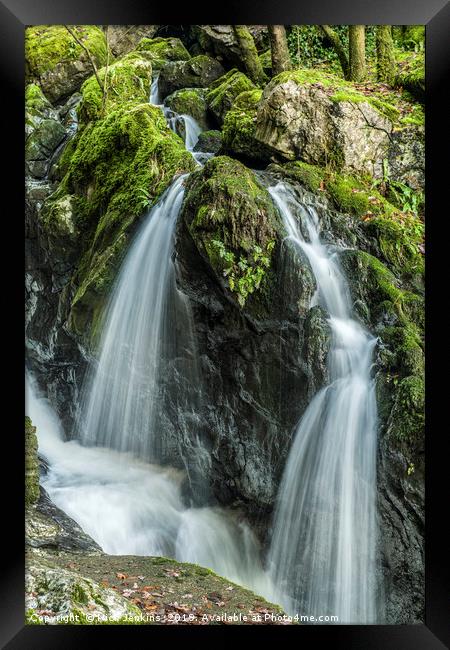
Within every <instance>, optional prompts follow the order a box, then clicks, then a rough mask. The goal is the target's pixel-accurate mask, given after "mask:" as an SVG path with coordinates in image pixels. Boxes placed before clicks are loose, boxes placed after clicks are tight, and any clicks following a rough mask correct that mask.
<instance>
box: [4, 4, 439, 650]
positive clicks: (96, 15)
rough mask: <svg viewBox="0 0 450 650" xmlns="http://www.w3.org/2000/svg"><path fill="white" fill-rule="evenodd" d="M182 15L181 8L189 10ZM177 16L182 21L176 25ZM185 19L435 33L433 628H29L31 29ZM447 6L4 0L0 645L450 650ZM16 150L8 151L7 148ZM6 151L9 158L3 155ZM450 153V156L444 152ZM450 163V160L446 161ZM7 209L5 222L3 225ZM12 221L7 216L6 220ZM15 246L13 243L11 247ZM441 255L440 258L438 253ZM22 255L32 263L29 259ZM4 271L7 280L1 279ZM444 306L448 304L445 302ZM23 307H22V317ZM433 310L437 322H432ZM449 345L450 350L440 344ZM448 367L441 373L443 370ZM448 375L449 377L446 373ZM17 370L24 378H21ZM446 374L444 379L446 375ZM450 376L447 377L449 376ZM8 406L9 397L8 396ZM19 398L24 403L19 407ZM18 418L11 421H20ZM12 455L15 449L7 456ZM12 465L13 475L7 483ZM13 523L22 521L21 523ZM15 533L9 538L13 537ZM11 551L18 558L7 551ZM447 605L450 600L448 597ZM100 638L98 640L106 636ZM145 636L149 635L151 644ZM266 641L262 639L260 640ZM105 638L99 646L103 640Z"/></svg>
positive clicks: (430, 195)
mask: <svg viewBox="0 0 450 650" xmlns="http://www.w3.org/2000/svg"><path fill="white" fill-rule="evenodd" d="M180 5H181V3H180ZM175 17H176V18H175ZM174 19H176V21H177V22H179V23H180V24H192V23H200V24H201V23H206V22H208V23H215V24H220V23H226V24H229V23H237V22H239V23H242V24H245V23H261V24H272V23H284V24H320V23H327V24H355V23H362V24H425V25H426V86H427V91H426V96H427V104H426V106H427V118H426V119H427V125H426V152H427V154H426V156H427V157H426V182H427V200H426V204H427V258H426V262H427V282H426V311H427V335H426V342H427V361H426V373H427V374H426V377H427V393H426V542H425V552H426V617H425V624H424V625H403V626H400V625H399V626H396V625H392V626H378V625H374V626H314V627H312V626H296V627H295V628H294V627H290V626H286V627H279V626H264V627H260V626H248V627H241V626H239V627H238V626H227V629H224V626H208V627H201V628H198V627H182V626H180V627H176V626H169V627H168V626H164V627H162V626H159V627H158V628H155V627H153V626H151V627H147V626H109V627H108V626H105V627H103V626H102V627H96V626H92V627H90V626H54V627H52V626H24V536H23V521H24V506H23V503H24V499H23V496H24V486H23V459H24V448H23V436H22V434H21V432H22V431H23V417H22V415H23V410H24V409H23V408H22V407H21V400H22V399H23V397H22V395H23V366H21V364H20V361H19V359H18V358H17V357H18V352H17V351H18V350H20V349H21V345H23V339H22V340H20V337H21V336H22V334H21V332H22V331H23V330H22V329H21V327H22V326H21V322H23V321H21V316H22V313H23V312H22V311H21V309H22V308H21V305H20V298H19V297H20V296H21V292H22V290H23V284H22V278H23V275H22V274H23V264H22V260H23V257H21V253H20V251H22V250H23V248H20V247H21V245H22V244H21V241H22V239H21V238H22V233H23V226H22V223H23V221H22V218H21V215H22V214H23V198H24V183H23V166H24V160H23V152H24V146H23V144H24V136H23V113H24V29H25V27H26V26H27V25H33V24H36V25H38V24H61V23H68V24H147V23H152V24H166V23H168V22H169V20H172V22H173V21H174ZM449 34H450V5H449V3H447V2H445V0H427V1H425V0H424V1H423V2H420V1H419V0H378V1H377V2H376V3H375V2H369V1H367V0H354V1H351V0H344V1H342V0H341V1H339V2H337V1H336V0H308V1H307V2H306V1H305V0H295V1H294V0H276V1H274V0H259V2H257V3H251V2H248V3H245V4H244V2H243V0H229V2H228V3H227V4H226V5H224V6H214V7H206V8H205V9H203V10H202V8H201V7H200V6H194V5H193V4H192V2H190V3H185V4H184V6H176V5H174V2H173V1H172V2H170V3H162V2H160V1H159V0H158V3H154V4H151V3H149V2H144V1H139V0H128V1H127V2H124V0H95V2H92V1H89V0H76V2H75V1H73V2H68V1H67V0H65V1H63V2H61V1H60V2H55V1H54V0H39V1H36V0H6V1H5V0H3V1H2V2H0V48H1V57H0V67H1V69H2V79H3V82H2V84H1V86H0V88H1V89H2V95H3V100H2V102H1V103H2V104H3V106H2V107H3V109H6V116H4V118H3V121H2V124H3V133H2V135H3V137H2V144H3V146H4V147H5V149H4V150H3V157H4V158H5V151H6V152H7V156H6V158H7V160H6V162H7V172H8V173H7V176H6V177H5V176H3V177H2V178H3V180H4V183H5V185H4V187H3V189H4V193H5V191H6V192H7V194H8V198H11V199H12V201H11V205H10V207H9V208H8V211H7V214H8V215H9V216H8V219H7V221H8V228H9V230H8V231H7V234H6V235H5V234H4V236H3V243H4V245H5V244H6V246H5V247H4V250H5V248H8V249H11V250H12V244H11V247H10V245H9V242H10V241H13V238H14V240H15V241H17V242H18V244H17V245H18V248H19V251H18V254H13V256H12V257H13V260H12V262H11V264H9V263H8V267H7V268H8V270H7V272H6V275H5V276H4V277H6V280H5V284H6V285H7V286H6V287H5V291H6V293H4V300H5V303H4V309H5V311H6V309H7V310H8V312H7V313H8V314H10V311H9V310H11V311H13V312H14V314H15V317H16V318H17V320H18V321H19V322H18V323H15V322H14V318H12V317H11V318H10V317H9V316H8V318H7V319H6V326H7V331H6V333H5V334H4V337H8V338H7V339H6V338H4V339H3V340H4V341H5V340H6V341H8V343H7V345H6V347H7V348H8V349H9V350H11V351H13V359H12V361H11V362H10V364H8V363H6V362H5V361H4V367H3V369H4V373H5V374H6V375H7V378H8V382H7V384H8V386H7V392H6V395H5V396H4V400H5V402H4V409H5V410H6V411H8V412H9V414H10V415H11V416H12V417H11V424H10V425H9V426H8V427H6V425H5V428H4V430H3V438H4V444H5V440H7V442H8V447H7V451H4V453H3V461H4V462H3V463H2V465H3V467H2V471H1V472H0V474H1V476H2V479H4V480H5V485H4V486H3V491H2V492H1V494H2V495H3V499H2V513H4V514H3V522H4V524H5V528H4V533H3V535H2V538H3V541H4V542H6V545H7V548H6V549H5V550H4V551H3V554H2V558H3V563H2V564H3V567H2V569H3V570H2V576H1V578H0V590H1V600H0V609H1V621H0V642H1V647H7V648H9V649H11V650H16V649H19V648H26V649H27V650H29V649H30V650H31V649H33V650H37V648H51V649H52V650H53V649H56V648H64V649H67V648H72V647H77V648H79V647H81V646H82V645H83V644H88V646H87V647H89V643H94V636H95V643H103V641H104V635H105V634H107V635H108V636H110V635H111V634H113V635H114V641H116V642H117V643H119V644H125V643H130V641H131V639H130V636H133V637H134V635H135V634H136V633H138V634H139V637H140V641H139V643H141V644H142V643H152V642H154V641H155V640H156V639H157V638H158V642H160V641H159V640H160V639H162V638H164V639H165V641H166V642H167V641H169V640H170V642H172V643H176V642H180V643H185V642H186V641H191V642H192V641H195V642H196V641H202V640H206V638H207V637H208V640H209V642H211V641H213V642H216V640H217V641H219V642H220V641H222V640H223V641H226V643H230V641H234V640H235V639H236V640H238V639H239V641H242V642H244V643H245V642H247V643H253V642H254V641H255V640H256V637H259V638H260V639H261V640H265V641H267V642H268V643H269V644H270V643H274V642H275V643H277V642H280V641H281V642H282V643H286V642H287V641H288V639H287V636H286V635H288V636H289V642H290V643H291V642H292V641H294V642H298V643H306V646H305V647H310V644H314V645H316V644H324V645H329V647H333V648H336V647H337V648H340V647H342V648H361V649H362V648H364V650H371V649H375V648H383V649H386V650H402V649H405V650H406V649H407V650H411V649H413V648H414V649H416V648H417V649H421V648H423V649H424V650H425V649H426V650H434V649H436V650H438V649H439V648H444V647H445V645H444V644H447V645H448V644H449V642H450V634H449V629H450V626H449V625H448V615H447V612H448V580H447V578H448V561H447V560H448V541H447V539H448V537H447V533H446V529H447V523H448V515H447V512H448V492H446V490H445V487H446V484H447V482H448V481H447V476H448V455H446V454H445V452H444V444H445V442H446V438H447V436H448V433H447V432H448V426H447V427H446V425H445V422H446V419H445V416H446V402H447V401H448V398H447V400H446V392H447V388H446V386H445V383H443V381H441V380H439V379H436V380H435V381H434V382H433V380H432V373H431V370H432V371H433V376H435V377H444V378H445V376H446V373H445V371H446V370H447V368H448V361H447V358H448V355H445V354H443V351H444V350H445V351H446V344H445V342H446V341H447V336H446V331H447V329H448V328H447V321H446V318H445V317H444V316H443V313H442V312H443V311H445V310H446V307H448V301H447V299H446V298H445V299H443V295H442V293H441V289H440V286H439V279H440V278H441V277H442V275H441V273H442V272H441V269H439V262H440V261H443V262H444V264H445V260H446V255H445V252H446V251H445V248H444V246H445V245H446V246H447V247H448V241H449V238H448V237H445V236H444V235H443V223H442V222H443V221H444V220H448V216H447V214H446V211H445V201H446V192H447V187H448V185H449V182H448V180H447V177H448V175H449V172H448V171H447V170H448V167H449V165H448V163H445V161H444V156H441V155H440V154H441V153H444V154H445V151H446V150H445V141H444V138H445V135H446V124H447V120H448V115H447V113H448V110H447V106H448V105H447V104H446V103H445V102H444V101H443V97H444V91H445V90H446V89H447V88H446V87H447V85H448V79H449V77H448V75H447V74H446V73H447V72H448V70H449V67H450V38H449ZM7 138H8V139H9V144H6V139H7ZM6 147H7V149H6ZM447 150H448V149H447ZM440 158H442V161H441V160H440ZM5 215H6V211H5V212H4V216H5ZM5 220H6V217H5ZM10 237H11V239H9V238H10ZM440 246H441V247H442V249H441V250H440V249H439V247H440ZM22 254H23V253H22ZM443 268H445V267H444V266H443ZM4 273H5V271H4ZM446 303H447V304H446ZM15 307H17V308H15ZM433 312H434V313H435V314H436V316H434V317H433V316H432V314H433ZM443 342H444V344H442V343H443ZM439 366H440V367H439ZM446 366H447V368H446ZM13 368H16V370H15V372H13V371H12V369H13ZM439 370H441V371H442V373H440V372H439ZM447 372H448V370H447ZM8 391H9V393H10V395H11V397H9V393H8ZM18 396H19V397H18ZM11 411H12V412H11ZM5 449H6V447H5ZM6 466H8V469H9V470H10V476H9V477H7V476H6V471H5V470H6ZM13 522H14V523H13ZM6 530H7V532H6ZM8 547H9V548H8ZM446 596H447V598H446ZM100 630H101V631H100ZM147 635H148V636H147ZM260 635H263V637H262V636H260ZM99 636H101V639H99Z"/></svg>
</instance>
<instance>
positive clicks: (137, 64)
mask: <svg viewBox="0 0 450 650" xmlns="http://www.w3.org/2000/svg"><path fill="white" fill-rule="evenodd" d="M98 76H99V79H100V82H101V84H102V85H103V86H104V87H105V88H106V93H105V95H104V93H103V91H102V88H100V86H99V83H98V81H97V77H96V76H95V75H92V76H91V77H90V78H89V79H87V80H86V81H85V82H84V84H83V85H82V87H81V94H82V101H81V104H80V106H79V110H78V114H79V117H80V120H81V121H84V122H87V121H89V120H95V119H97V118H99V117H101V116H102V115H105V114H106V113H107V112H109V111H111V110H114V109H115V108H117V107H118V106H120V105H121V104H123V103H124V102H135V103H143V102H145V101H146V100H148V97H149V95H150V86H151V83H152V64H151V62H150V61H148V60H147V59H145V58H143V57H142V56H140V55H139V54H136V53H133V52H132V53H130V54H128V55H127V56H125V57H123V58H122V59H120V60H119V61H116V62H115V63H113V64H112V65H110V66H108V68H106V67H104V68H101V69H100V70H99V71H98ZM105 77H106V84H105Z"/></svg>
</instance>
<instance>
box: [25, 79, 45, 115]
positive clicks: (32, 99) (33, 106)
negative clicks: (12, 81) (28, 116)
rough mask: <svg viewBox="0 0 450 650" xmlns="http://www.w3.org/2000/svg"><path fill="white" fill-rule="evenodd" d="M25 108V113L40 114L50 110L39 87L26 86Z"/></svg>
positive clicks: (33, 85) (34, 85)
mask: <svg viewBox="0 0 450 650" xmlns="http://www.w3.org/2000/svg"><path fill="white" fill-rule="evenodd" d="M25 107H26V109H27V111H33V112H34V111H35V112H38V113H40V112H42V111H43V109H45V108H51V104H50V102H49V101H48V99H47V98H46V97H45V95H44V93H43V92H42V90H41V89H40V87H39V86H37V85H36V84H28V85H27V86H26V88H25Z"/></svg>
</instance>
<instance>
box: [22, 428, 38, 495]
mask: <svg viewBox="0 0 450 650" xmlns="http://www.w3.org/2000/svg"><path fill="white" fill-rule="evenodd" d="M37 450H38V442H37V437H36V427H34V426H33V424H32V422H31V420H30V418H29V417H25V504H26V505H27V506H28V505H31V504H32V503H35V502H36V501H37V500H38V499H39V460H38V455H37Z"/></svg>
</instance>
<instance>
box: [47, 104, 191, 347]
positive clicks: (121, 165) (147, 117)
mask: <svg viewBox="0 0 450 650" xmlns="http://www.w3.org/2000/svg"><path fill="white" fill-rule="evenodd" d="M61 167H62V168H63V170H64V172H65V176H64V178H63V179H62V181H61V183H60V185H59V187H58V190H57V191H56V192H55V193H54V195H53V196H52V197H50V199H49V200H48V201H47V205H46V213H45V214H46V215H47V216H46V217H45V219H44V217H43V219H44V224H43V225H44V227H47V226H48V227H49V228H51V224H52V222H54V223H55V224H57V225H58V231H60V232H61V233H62V234H64V233H65V232H66V230H67V229H66V225H67V223H68V222H67V219H66V216H67V213H65V212H64V211H62V210H61V208H63V207H64V206H68V205H70V206H71V220H70V228H69V231H70V232H69V231H67V233H66V234H67V235H68V236H69V235H70V236H72V228H73V233H74V236H76V237H78V245H79V250H80V251H81V254H82V256H81V258H79V261H78V264H77V269H76V272H75V275H74V277H73V286H74V289H75V295H74V298H73V301H72V307H71V311H70V316H69V326H70V328H71V329H72V331H73V332H75V333H76V334H78V335H80V336H83V338H84V339H85V341H86V342H89V341H90V342H93V339H90V336H91V335H93V334H94V332H95V325H96V323H97V322H98V318H99V316H100V314H101V311H102V308H103V305H104V299H105V296H106V294H107V292H108V290H109V288H110V286H111V283H112V281H113V280H114V277H115V273H116V271H117V267H118V264H119V263H120V261H121V259H122V257H123V254H124V252H125V250H126V246H127V243H128V241H129V236H130V229H131V228H132V226H133V224H134V222H135V220H136V219H137V218H139V217H140V216H142V214H143V213H144V212H145V210H146V209H148V207H149V206H151V205H152V204H153V203H154V202H155V201H156V199H157V198H158V197H159V196H160V195H161V194H162V192H163V191H164V190H165V189H166V188H167V187H168V185H169V183H170V182H171V180H172V178H173V176H174V175H175V174H177V173H180V172H185V171H189V170H191V169H193V168H194V167H195V163H194V161H193V158H192V156H191V155H190V154H189V153H188V152H187V151H186V150H185V148H184V146H183V142H182V140H181V139H180V138H179V137H178V136H177V135H175V134H174V133H173V132H172V131H171V130H170V129H169V128H168V126H167V123H166V121H165V118H164V116H163V114H162V112H161V111H160V109H158V108H156V107H154V106H151V105H149V104H135V103H133V102H125V103H124V104H123V105H121V106H120V107H119V108H117V109H116V110H112V111H111V112H109V113H108V114H107V115H106V117H105V118H103V119H99V120H96V121H94V122H89V123H88V124H87V125H86V126H85V127H84V128H83V129H82V130H81V131H80V133H79V134H78V135H77V136H76V138H75V139H74V141H73V145H72V147H71V150H70V151H69V152H68V154H67V155H65V156H64V157H63V160H62V162H61ZM69 197H70V198H69ZM93 321H94V323H93ZM91 326H92V330H91Z"/></svg>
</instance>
